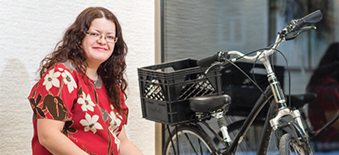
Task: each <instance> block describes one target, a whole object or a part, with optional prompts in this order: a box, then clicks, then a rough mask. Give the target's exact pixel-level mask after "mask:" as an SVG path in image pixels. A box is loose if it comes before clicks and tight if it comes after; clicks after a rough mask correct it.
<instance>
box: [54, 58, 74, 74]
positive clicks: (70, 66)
mask: <svg viewBox="0 0 339 155" xmlns="http://www.w3.org/2000/svg"><path fill="white" fill-rule="evenodd" d="M55 68H58V69H62V70H67V71H69V72H71V73H72V72H73V71H75V72H78V67H77V65H76V64H75V63H74V62H73V61H72V60H67V61H64V62H59V63H57V64H55Z"/></svg>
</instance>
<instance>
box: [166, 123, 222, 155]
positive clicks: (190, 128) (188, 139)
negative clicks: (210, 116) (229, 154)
mask: <svg viewBox="0 0 339 155" xmlns="http://www.w3.org/2000/svg"><path fill="white" fill-rule="evenodd" d="M176 131H177V132H176ZM171 135H172V137H171V138H168V139H167V141H166V143H165V144H166V145H165V147H164V149H163V155H178V153H177V151H178V145H177V144H178V143H177V142H178V141H177V136H178V137H179V138H178V139H179V153H180V155H191V154H196V155H200V154H204V155H205V154H207V155H208V154H211V155H212V154H216V152H217V147H216V145H215V143H214V142H213V141H212V139H211V138H210V137H209V136H208V135H207V133H206V132H205V131H203V129H202V128H201V127H199V126H197V125H180V126H178V127H177V130H173V131H172V134H171ZM171 140H172V141H171ZM171 142H173V145H172V143H171ZM173 146H174V149H173Z"/></svg>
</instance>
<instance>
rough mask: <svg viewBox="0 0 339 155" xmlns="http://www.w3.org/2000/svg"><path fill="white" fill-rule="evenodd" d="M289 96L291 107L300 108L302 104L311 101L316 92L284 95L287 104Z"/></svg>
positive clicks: (315, 96) (314, 97)
mask: <svg viewBox="0 0 339 155" xmlns="http://www.w3.org/2000/svg"><path fill="white" fill-rule="evenodd" d="M289 98H291V107H295V108H300V107H302V106H304V105H305V104H306V103H309V102H312V101H313V100H315V99H316V98H317V94H314V93H306V94H300V95H291V96H286V102H287V105H289V104H288V102H289Z"/></svg>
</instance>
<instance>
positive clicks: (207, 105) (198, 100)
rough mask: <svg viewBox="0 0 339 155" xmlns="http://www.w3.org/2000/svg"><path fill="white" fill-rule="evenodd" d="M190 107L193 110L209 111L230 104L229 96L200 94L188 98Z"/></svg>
mask: <svg viewBox="0 0 339 155" xmlns="http://www.w3.org/2000/svg"><path fill="white" fill-rule="evenodd" d="M189 102H190V108H191V109H192V110H193V111H194V112H211V111H216V110H218V109H224V108H225V107H226V106H228V105H229V104H231V97H230V96H228V95H226V94H224V95H220V96H200V97H193V98H190V99H189Z"/></svg>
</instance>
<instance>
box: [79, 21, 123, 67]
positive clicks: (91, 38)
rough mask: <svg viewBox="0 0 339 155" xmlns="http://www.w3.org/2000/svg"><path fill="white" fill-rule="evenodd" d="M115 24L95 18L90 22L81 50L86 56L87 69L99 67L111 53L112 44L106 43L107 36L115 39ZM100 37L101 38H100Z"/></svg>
mask: <svg viewBox="0 0 339 155" xmlns="http://www.w3.org/2000/svg"><path fill="white" fill-rule="evenodd" d="M115 35H116V32H115V24H114V23H113V22H112V21H110V20H107V19H105V18H96V19H94V20H93V21H92V23H91V26H90V27H89V30H88V31H87V34H86V36H85V38H84V39H83V40H82V48H83V50H84V51H85V54H86V62H87V64H88V66H87V67H99V65H100V64H101V63H103V62H104V61H106V60H107V59H108V58H109V57H110V56H111V55H112V53H113V49H114V46H115V43H114V42H107V40H106V39H105V38H106V37H107V36H110V37H115ZM100 36H101V37H100Z"/></svg>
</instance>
